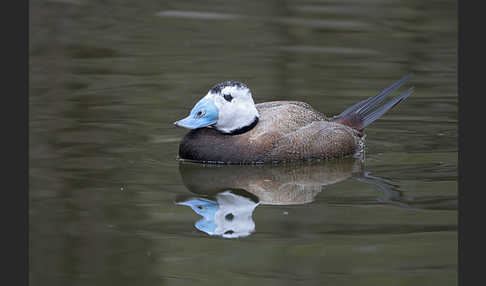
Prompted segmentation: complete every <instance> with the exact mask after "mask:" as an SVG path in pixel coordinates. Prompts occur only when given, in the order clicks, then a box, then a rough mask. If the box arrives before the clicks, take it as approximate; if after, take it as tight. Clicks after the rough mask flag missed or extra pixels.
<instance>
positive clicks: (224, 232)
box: [214, 191, 259, 238]
mask: <svg viewBox="0 0 486 286" xmlns="http://www.w3.org/2000/svg"><path fill="white" fill-rule="evenodd" d="M216 200H217V202H218V204H219V210H218V211H216V212H215V213H214V222H215V224H216V228H215V230H214V235H220V236H223V237H226V238H234V237H244V236H248V235H250V234H251V233H252V232H253V231H255V222H254V221H253V218H252V214H253V210H254V209H255V208H256V207H257V206H258V204H259V203H255V202H254V201H252V200H251V199H249V198H247V197H243V196H239V195H236V194H233V193H232V192H230V191H226V192H223V193H219V194H218V195H216Z"/></svg>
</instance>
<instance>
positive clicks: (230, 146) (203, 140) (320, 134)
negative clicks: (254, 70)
mask: <svg viewBox="0 0 486 286" xmlns="http://www.w3.org/2000/svg"><path fill="white" fill-rule="evenodd" d="M409 78H410V76H406V77H404V78H402V79H401V80H399V81H397V82H395V83H394V84H392V85H391V86H389V87H388V88H386V89H385V90H383V91H382V92H380V93H378V94H377V95H376V96H373V97H370V98H368V99H365V100H363V101H361V102H359V103H357V104H355V105H353V106H351V107H349V108H347V109H346V110H344V111H343V112H342V113H341V114H339V115H337V116H335V117H332V118H327V117H326V116H325V115H324V114H322V113H320V112H319V111H317V110H315V109H313V108H312V107H311V106H310V105H309V104H307V103H304V102H299V101H272V102H264V103H260V104H257V105H255V104H254V102H253V98H252V94H251V91H250V89H249V88H248V87H247V86H246V85H244V84H243V83H240V82H235V81H226V82H223V83H220V84H217V85H215V86H213V87H212V88H211V89H210V90H209V92H208V93H207V95H206V96H204V97H203V98H202V99H201V100H200V101H199V102H197V103H196V105H195V106H194V107H193V109H192V110H191V112H190V114H189V116H187V117H186V118H184V119H182V120H179V121H177V122H175V123H174V124H175V125H176V126H180V127H184V128H188V129H195V130H192V131H191V132H189V133H188V134H187V135H186V136H185V137H184V138H183V139H182V142H181V145H180V147H179V157H180V158H181V159H185V160H191V161H198V162H208V163H209V162H211V163H236V164H242V163H266V162H281V161H298V160H309V159H326V158H333V157H343V156H346V155H351V154H354V153H356V152H358V151H360V150H361V148H362V145H363V144H364V142H363V135H364V133H363V132H364V128H365V127H366V126H368V125H369V124H371V123H372V122H374V121H375V120H377V119H378V118H379V117H381V116H382V115H383V114H384V113H385V112H387V111H388V110H390V109H391V108H393V107H394V106H396V105H397V104H398V103H400V102H401V101H403V100H404V99H405V98H407V97H408V96H409V95H410V94H411V93H412V91H413V88H410V89H408V90H407V91H405V92H404V93H402V94H399V95H397V96H396V97H394V98H392V99H390V100H389V101H388V102H386V103H384V104H383V105H381V106H380V105H379V104H380V103H381V102H383V101H384V100H385V99H386V98H387V97H388V96H389V95H390V94H391V93H392V92H393V91H395V90H396V89H398V88H399V87H400V86H401V85H403V84H404V83H405V82H406V81H407V80H408V79H409ZM204 127H210V128H204Z"/></svg>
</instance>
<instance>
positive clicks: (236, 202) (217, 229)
mask: <svg viewBox="0 0 486 286" xmlns="http://www.w3.org/2000/svg"><path fill="white" fill-rule="evenodd" d="M360 170H361V161H360V160H356V159H353V158H348V159H344V160H335V161H329V162H325V164H323V163H304V164H296V165H277V166H266V165H257V166H244V165H232V166H226V167H222V166H214V165H198V164H191V163H184V162H181V164H180V165H179V171H180V173H181V176H182V180H183V182H184V185H185V186H186V187H187V188H188V189H189V190H190V191H191V192H193V193H196V194H200V195H203V196H206V197H214V200H211V199H208V198H205V197H199V198H197V197H196V198H195V197H191V198H189V199H184V200H179V202H178V204H179V205H185V206H189V207H191V208H192V209H193V210H194V212H196V213H197V214H199V215H201V216H202V217H203V218H202V219H201V220H199V221H197V222H196V223H195V226H196V228H197V229H198V230H200V231H203V232H205V233H207V234H209V235H216V236H222V237H225V238H234V237H244V236H248V235H250V234H251V233H252V232H253V231H254V229H255V223H254V222H253V218H252V213H253V211H254V209H255V208H256V207H257V206H258V205H259V204H267V205H292V204H305V203H310V202H312V201H313V200H314V198H315V196H316V195H317V194H318V193H319V192H321V191H322V189H323V187H324V186H326V185H331V184H335V183H337V182H340V181H343V180H345V179H347V178H349V177H351V176H352V174H354V173H356V172H360Z"/></svg>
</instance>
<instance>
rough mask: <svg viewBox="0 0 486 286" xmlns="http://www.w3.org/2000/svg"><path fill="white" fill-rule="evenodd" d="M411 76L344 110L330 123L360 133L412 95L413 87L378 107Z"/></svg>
mask: <svg viewBox="0 0 486 286" xmlns="http://www.w3.org/2000/svg"><path fill="white" fill-rule="evenodd" d="M411 76H412V75H411V74H410V75H407V76H405V77H404V78H402V79H400V80H399V81H396V82H395V83H393V84H392V85H390V86H389V87H387V88H386V89H384V90H383V91H381V92H380V93H378V94H377V95H375V96H372V97H370V98H367V99H365V100H363V101H360V102H358V103H356V104H355V105H353V106H351V107H348V108H346V109H345V110H344V111H343V112H341V113H340V114H339V115H337V116H335V117H333V118H332V121H335V122H339V123H341V124H344V125H347V126H350V127H352V128H354V129H356V130H358V131H362V130H363V129H364V128H365V127H366V126H368V125H370V124H371V123H372V122H374V121H375V120H377V119H378V118H380V117H381V116H382V115H383V114H384V113H385V112H387V111H388V110H390V109H392V108H393V107H394V106H396V105H397V104H398V103H400V102H402V101H403V100H405V99H406V98H407V97H408V96H409V95H410V94H412V92H413V87H412V88H409V89H408V90H407V91H405V92H403V93H401V94H399V95H397V96H395V97H394V98H392V99H391V100H389V101H387V102H385V103H384V104H382V105H381V106H379V104H380V103H381V102H383V100H385V98H387V97H388V96H389V95H390V94H391V93H392V92H393V91H395V90H397V89H398V88H400V86H402V85H403V84H404V83H405V82H406V81H407V80H408V79H409V78H410V77H411Z"/></svg>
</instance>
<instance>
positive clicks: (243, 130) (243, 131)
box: [224, 116, 258, 135]
mask: <svg viewBox="0 0 486 286" xmlns="http://www.w3.org/2000/svg"><path fill="white" fill-rule="evenodd" d="M257 123H258V117H256V116H255V119H253V122H252V123H251V124H250V125H247V126H245V127H241V128H238V129H235V130H231V131H230V132H228V133H224V134H228V135H238V134H242V133H245V132H247V131H250V130H251V129H252V128H253V127H255V125H257Z"/></svg>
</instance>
